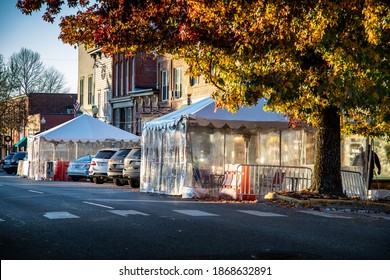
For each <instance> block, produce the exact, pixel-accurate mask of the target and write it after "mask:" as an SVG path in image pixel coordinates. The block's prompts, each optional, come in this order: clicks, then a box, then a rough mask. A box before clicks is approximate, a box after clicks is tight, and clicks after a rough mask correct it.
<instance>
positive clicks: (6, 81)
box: [0, 54, 28, 135]
mask: <svg viewBox="0 0 390 280" xmlns="http://www.w3.org/2000/svg"><path fill="white" fill-rule="evenodd" d="M16 88H17V86H16V84H15V82H14V78H13V76H12V72H11V71H9V68H8V67H7V65H6V63H5V61H4V58H3V56H2V55H1V54H0V135H7V134H8V133H9V132H10V131H12V130H13V129H19V128H20V127H21V126H24V125H25V124H26V123H27V115H28V111H27V107H26V96H25V95H20V96H18V97H15V96H13V93H14V91H15V90H16Z"/></svg>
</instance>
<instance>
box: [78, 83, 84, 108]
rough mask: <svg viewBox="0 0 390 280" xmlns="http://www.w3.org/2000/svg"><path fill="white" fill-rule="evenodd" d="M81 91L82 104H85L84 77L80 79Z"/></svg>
mask: <svg viewBox="0 0 390 280" xmlns="http://www.w3.org/2000/svg"><path fill="white" fill-rule="evenodd" d="M79 92H80V105H84V77H82V78H81V79H80V85H79Z"/></svg>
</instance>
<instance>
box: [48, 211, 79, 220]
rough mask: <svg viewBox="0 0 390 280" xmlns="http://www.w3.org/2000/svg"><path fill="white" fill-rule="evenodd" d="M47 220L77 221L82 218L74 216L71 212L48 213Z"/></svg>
mask: <svg viewBox="0 0 390 280" xmlns="http://www.w3.org/2000/svg"><path fill="white" fill-rule="evenodd" d="M43 216H45V217H46V218H48V219H50V220H55V219H77V218H80V217H79V216H76V215H73V214H71V213H69V212H47V213H46V214H45V215H43Z"/></svg>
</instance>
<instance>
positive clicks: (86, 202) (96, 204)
mask: <svg viewBox="0 0 390 280" xmlns="http://www.w3.org/2000/svg"><path fill="white" fill-rule="evenodd" d="M83 203H85V204H90V205H95V206H99V207H104V208H108V209H114V207H111V206H107V205H103V204H98V203H93V202H88V201H83Z"/></svg>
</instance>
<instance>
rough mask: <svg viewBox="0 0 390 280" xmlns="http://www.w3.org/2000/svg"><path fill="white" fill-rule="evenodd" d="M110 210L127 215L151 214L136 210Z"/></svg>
mask: <svg viewBox="0 0 390 280" xmlns="http://www.w3.org/2000/svg"><path fill="white" fill-rule="evenodd" d="M108 212H111V213H114V214H117V215H120V216H123V217H127V216H128V215H142V216H149V214H146V213H142V212H138V211H135V210H108Z"/></svg>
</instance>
